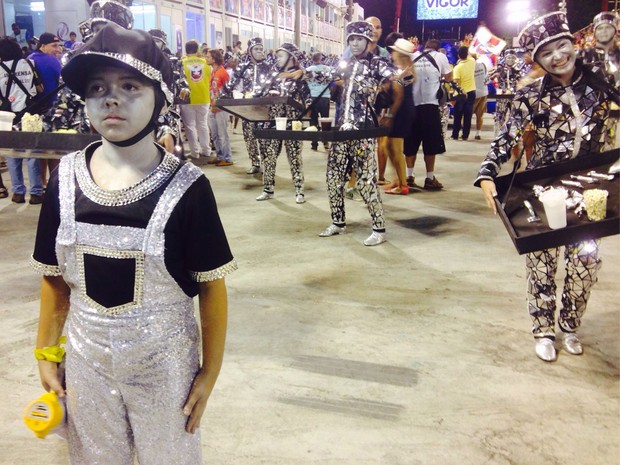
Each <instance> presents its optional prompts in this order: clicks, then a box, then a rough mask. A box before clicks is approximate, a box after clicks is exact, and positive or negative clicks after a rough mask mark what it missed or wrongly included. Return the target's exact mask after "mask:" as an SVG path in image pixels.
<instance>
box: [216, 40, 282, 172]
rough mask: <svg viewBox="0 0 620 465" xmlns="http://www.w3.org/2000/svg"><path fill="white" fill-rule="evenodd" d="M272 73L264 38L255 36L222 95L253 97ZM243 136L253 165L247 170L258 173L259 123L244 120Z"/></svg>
mask: <svg viewBox="0 0 620 465" xmlns="http://www.w3.org/2000/svg"><path fill="white" fill-rule="evenodd" d="M270 73H271V66H270V65H269V64H268V63H267V62H266V61H265V50H264V48H263V39H261V38H260V37H254V38H252V39H250V40H248V52H247V55H246V61H245V62H242V63H240V64H239V65H238V66H237V68H236V69H235V70H234V71H233V74H232V76H231V78H230V79H229V81H228V82H227V83H226V86H225V87H224V89H223V91H222V97H232V96H233V92H241V93H242V94H243V95H244V96H247V97H248V98H251V97H252V96H253V95H254V94H255V93H256V92H258V91H259V90H260V89H261V88H262V87H263V85H264V84H265V81H266V80H267V78H268V77H269V74H270ZM241 127H242V128H243V138H244V140H245V146H246V148H247V150H248V155H249V157H250V162H251V163H252V166H251V167H250V168H249V169H248V170H247V173H248V174H256V173H259V172H260V169H261V152H260V147H259V144H258V140H257V139H256V137H254V129H256V128H257V123H254V122H252V121H245V120H244V121H243V122H242V123H241Z"/></svg>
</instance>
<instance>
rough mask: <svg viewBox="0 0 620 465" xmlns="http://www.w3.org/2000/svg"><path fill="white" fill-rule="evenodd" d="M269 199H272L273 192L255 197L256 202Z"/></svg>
mask: <svg viewBox="0 0 620 465" xmlns="http://www.w3.org/2000/svg"><path fill="white" fill-rule="evenodd" d="M269 199H273V192H263V193H261V195H259V196H258V197H256V200H258V201H261V200H269Z"/></svg>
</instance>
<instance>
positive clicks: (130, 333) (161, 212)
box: [32, 23, 236, 465]
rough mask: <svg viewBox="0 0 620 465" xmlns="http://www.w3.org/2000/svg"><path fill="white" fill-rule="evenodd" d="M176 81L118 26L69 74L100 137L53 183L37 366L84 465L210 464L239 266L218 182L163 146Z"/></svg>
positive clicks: (41, 242) (40, 252) (69, 160)
mask: <svg viewBox="0 0 620 465" xmlns="http://www.w3.org/2000/svg"><path fill="white" fill-rule="evenodd" d="M169 70H170V67H169V65H168V63H167V61H166V58H165V56H164V55H163V54H162V52H161V51H160V50H159V48H158V47H157V46H156V45H155V43H154V41H153V39H152V38H151V36H150V35H149V34H148V33H146V32H144V31H128V30H125V29H123V28H121V27H119V26H117V25H116V24H113V23H110V24H108V25H106V26H105V27H104V28H103V29H102V30H101V31H99V32H98V33H97V34H96V35H95V36H94V37H93V38H92V39H91V40H90V41H89V42H88V44H87V45H85V46H84V47H83V48H82V49H81V50H80V53H78V54H77V55H76V56H75V57H74V58H73V59H72V60H71V61H70V62H69V63H68V64H67V66H65V68H64V69H63V70H62V75H63V78H64V80H65V82H66V83H67V85H68V86H69V87H71V88H72V89H73V90H74V91H75V92H76V93H78V94H79V95H81V96H82V97H84V98H85V101H86V108H87V110H88V113H89V116H90V120H91V124H92V125H93V127H94V128H95V129H97V131H98V132H99V133H100V134H101V136H102V140H101V141H98V142H95V143H93V144H91V145H89V146H87V147H86V148H85V149H84V150H81V151H78V152H75V153H72V154H70V155H67V156H66V157H64V158H63V159H62V161H61V163H60V166H59V169H58V170H56V171H55V172H54V176H53V177H52V179H51V180H50V187H49V190H48V195H47V196H46V199H45V202H44V204H43V208H42V210H41V216H40V219H39V226H38V230H37V238H36V244H35V250H34V254H33V257H32V260H33V264H34V266H35V268H36V269H37V270H39V271H40V272H42V274H43V281H42V289H41V311H40V318H39V330H38V335H37V347H36V349H35V356H36V358H37V359H38V360H39V362H38V363H39V373H40V376H41V381H42V384H43V386H44V387H45V388H46V389H48V390H54V391H55V392H56V393H58V394H59V395H60V396H66V399H67V412H68V413H67V418H68V443H69V455H70V459H71V463H72V464H76V465H77V464H79V465H86V464H106V465H128V464H132V463H134V458H135V457H136V456H137V459H138V462H139V463H141V464H150V465H159V464H161V465H170V464H185V465H195V464H198V463H202V461H201V446H200V437H199V434H195V433H196V432H197V431H198V430H199V429H198V428H199V425H200V419H201V416H202V413H203V411H204V409H205V406H206V402H207V399H208V398H209V395H210V393H211V391H212V389H213V387H214V384H215V381H216V379H217V376H218V373H219V369H220V366H221V363H222V356H223V350H224V340H225V335H226V319H227V316H226V314H227V303H226V287H225V283H224V276H225V275H226V274H228V273H229V272H231V271H233V270H234V269H235V268H236V264H235V261H234V259H233V257H232V254H231V252H230V249H229V246H228V242H227V240H226V235H225V234H224V230H223V228H222V225H221V222H220V219H219V216H218V212H217V206H216V203H215V199H214V196H213V192H212V190H211V187H210V184H209V181H208V180H207V179H206V178H205V176H204V175H203V173H202V172H201V171H200V170H199V169H198V168H196V167H195V166H194V165H192V164H191V163H187V164H186V163H184V162H183V161H181V160H179V159H178V158H177V157H175V156H174V155H172V154H171V153H167V152H165V151H164V150H163V149H162V147H160V146H158V145H157V144H155V141H154V137H153V132H154V129H155V124H156V120H157V117H158V116H159V114H160V113H161V112H162V111H163V110H164V108H165V106H166V105H169V104H170V103H171V102H172V94H171V92H170V90H169V86H170V85H171V75H170V72H169ZM196 295H198V296H199V313H200V323H201V326H202V337H201V336H200V335H199V334H200V333H199V330H198V325H197V322H196V319H195V317H194V304H193V297H194V296H196ZM63 330H64V331H65V332H66V333H65V334H66V338H67V350H66V389H64V388H63V386H62V385H61V383H60V382H59V379H58V371H57V369H58V365H57V363H56V362H58V361H60V359H61V358H62V355H63V350H62V348H61V347H59V345H60V343H61V334H62V333H63ZM201 348H202V362H201V357H200V350H201Z"/></svg>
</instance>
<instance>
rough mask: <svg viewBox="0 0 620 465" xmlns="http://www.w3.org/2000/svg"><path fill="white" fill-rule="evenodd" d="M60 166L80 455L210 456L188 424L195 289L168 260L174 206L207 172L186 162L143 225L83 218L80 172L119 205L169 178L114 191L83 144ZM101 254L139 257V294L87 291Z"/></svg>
mask: <svg viewBox="0 0 620 465" xmlns="http://www.w3.org/2000/svg"><path fill="white" fill-rule="evenodd" d="M170 157H172V159H171V158H170ZM174 158H175V157H174V156H173V155H171V154H166V155H165V157H164V160H163V161H162V164H161V165H162V166H164V169H163V170H161V169H158V170H156V171H155V172H154V173H155V176H156V177H157V176H159V177H160V178H162V179H163V178H164V177H166V178H167V177H169V176H170V175H171V173H172V172H173V171H174V169H176V167H177V166H178V161H175V160H173V159H174ZM166 167H167V168H166ZM59 170H60V171H59V179H60V187H59V189H60V218H61V221H60V227H59V230H58V236H57V240H56V254H57V257H58V263H59V266H60V268H61V271H62V274H63V277H64V279H65V281H66V282H67V284H68V285H69V287H70V288H71V301H70V303H71V307H70V312H69V316H68V320H67V325H66V332H67V336H68V337H67V339H68V343H67V344H68V346H67V359H66V362H67V399H68V400H67V402H68V425H69V449H70V457H71V463H72V464H75V465H77V464H79V465H85V464H89V465H94V464H101V465H133V463H134V454H137V457H138V460H139V462H140V464H141V465H171V464H175V465H181V464H183V465H198V464H201V463H202V461H201V451H200V436H199V434H198V433H196V434H194V435H191V434H189V433H186V432H185V429H184V428H185V424H186V420H187V418H186V417H185V416H183V414H182V407H183V405H184V403H185V401H186V399H187V396H188V393H189V390H190V387H191V383H192V381H193V379H194V376H195V374H196V373H197V371H198V369H199V355H198V354H199V352H198V350H199V333H198V327H197V324H196V319H195V316H194V306H193V301H192V298H190V297H188V296H187V295H186V294H185V293H184V292H183V291H182V289H181V288H180V287H179V286H178V284H177V283H176V282H175V281H174V279H173V278H172V277H171V276H170V274H169V273H168V271H167V269H166V266H165V264H164V234H163V232H164V226H165V225H166V222H167V221H168V218H169V216H170V214H171V212H172V211H173V209H174V206H175V205H176V204H177V202H178V201H179V199H180V198H181V196H182V195H183V193H185V191H186V190H187V189H188V187H189V186H190V185H191V184H192V183H193V182H194V181H195V180H196V179H197V178H198V177H199V176H200V175H201V174H202V173H201V172H200V170H198V169H197V168H196V167H194V166H193V165H191V164H187V165H184V166H182V167H181V168H180V169H179V171H178V172H177V173H176V174H175V175H174V178H173V179H172V180H171V181H170V184H169V185H168V186H167V187H166V189H165V190H164V192H163V194H162V196H161V198H160V199H159V201H158V203H157V206H156V207H155V210H154V212H153V215H152V217H151V219H150V221H149V223H148V226H147V227H146V229H141V228H135V227H125V226H108V225H98V224H97V225H95V224H86V223H79V222H76V220H75V187H76V186H75V182H76V179H77V180H78V183H79V185H80V187H81V189H82V191H83V192H84V194H85V195H86V196H87V197H88V198H89V199H90V200H93V201H95V202H96V203H100V204H104V205H112V206H114V205H123V204H127V203H130V202H131V201H135V200H136V199H139V198H144V197H146V195H149V193H152V192H153V191H154V190H155V188H154V186H157V185H159V186H161V182H159V184H157V182H156V181H154V180H153V179H151V180H150V182H149V181H148V178H147V179H146V181H147V182H146V183H139V184H137V185H136V186H133V187H132V188H130V189H133V190H132V191H131V192H128V193H127V195H126V196H125V201H123V200H122V198H121V199H110V198H106V194H107V192H106V191H103V190H101V189H100V188H98V187H97V186H96V185H95V184H94V182H93V181H92V179H91V178H90V176H89V175H88V170H87V167H86V161H85V155H84V152H77V153H76V154H72V155H68V156H67V157H65V158H64V159H63V160H62V162H61V164H60V168H59ZM74 173H75V176H74ZM136 187H137V189H134V188H136ZM106 202H108V203H106ZM110 202H111V203H110ZM114 202H116V203H114ZM93 256H95V257H105V258H106V259H107V260H108V261H112V263H114V262H113V261H115V260H119V261H120V262H119V263H124V264H125V265H127V263H130V264H132V266H135V282H134V283H133V300H131V301H128V302H118V305H116V306H114V307H112V308H108V307H104V306H102V305H100V304H99V303H98V302H97V301H96V300H95V299H93V298H92V297H91V296H89V295H88V286H87V283H88V282H89V277H88V262H89V260H92V257H93ZM128 261H129V262H128ZM112 266H113V265H112Z"/></svg>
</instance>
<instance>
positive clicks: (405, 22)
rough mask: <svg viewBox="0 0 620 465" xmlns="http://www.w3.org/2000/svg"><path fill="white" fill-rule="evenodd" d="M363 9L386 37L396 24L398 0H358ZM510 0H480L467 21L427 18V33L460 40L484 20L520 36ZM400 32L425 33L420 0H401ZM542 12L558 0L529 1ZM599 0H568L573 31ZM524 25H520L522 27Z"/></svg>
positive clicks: (507, 33) (585, 21) (592, 12)
mask: <svg viewBox="0 0 620 465" xmlns="http://www.w3.org/2000/svg"><path fill="white" fill-rule="evenodd" d="M355 1H357V3H359V4H360V5H361V6H362V7H363V8H364V13H365V15H366V16H367V17H368V16H377V17H378V18H380V19H381V22H382V23H383V32H384V34H383V38H385V36H386V35H387V34H389V33H390V32H391V31H392V30H393V28H392V25H393V23H394V9H395V5H396V0H355ZM506 1H507V0H479V8H478V19H464V20H438V21H425V22H424V30H425V36H427V35H428V33H429V31H430V30H431V29H434V30H439V37H440V38H442V39H457V37H456V36H457V35H458V32H459V26H460V28H461V29H460V32H461V37H462V36H464V35H465V34H467V33H468V32H472V33H473V32H475V31H476V28H477V27H478V24H479V23H480V22H481V21H484V22H485V23H486V25H487V27H489V29H490V30H491V31H492V32H493V33H494V34H496V35H498V36H500V37H504V38H506V37H513V36H516V35H517V25H516V24H514V23H509V22H508V21H507V20H506V9H505V5H506ZM402 3H403V7H402V11H401V20H400V31H401V32H402V33H403V34H405V36H406V37H409V36H413V35H417V36H418V37H421V35H422V21H417V20H416V8H417V3H418V0H402ZM530 3H531V5H533V6H534V8H536V9H537V10H538V11H539V12H540V13H543V12H550V11H554V10H556V9H557V5H558V3H559V2H558V1H557V0H530ZM600 5H601V1H600V0H567V9H568V21H569V25H570V27H571V30H572V31H576V30H579V29H581V28H582V27H584V26H586V25H588V24H589V23H590V22H591V21H592V18H593V17H594V15H595V14H596V13H597V12H599V11H600ZM523 26H524V24H522V25H521V27H523Z"/></svg>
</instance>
